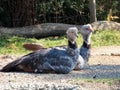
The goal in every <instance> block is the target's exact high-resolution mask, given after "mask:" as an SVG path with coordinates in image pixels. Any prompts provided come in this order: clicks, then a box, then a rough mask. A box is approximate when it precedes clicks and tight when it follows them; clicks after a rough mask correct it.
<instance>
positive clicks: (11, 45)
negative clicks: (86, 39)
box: [0, 30, 120, 55]
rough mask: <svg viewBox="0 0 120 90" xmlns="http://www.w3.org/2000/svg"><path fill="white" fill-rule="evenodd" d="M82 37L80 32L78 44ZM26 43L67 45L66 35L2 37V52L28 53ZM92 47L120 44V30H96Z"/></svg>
mask: <svg viewBox="0 0 120 90" xmlns="http://www.w3.org/2000/svg"><path fill="white" fill-rule="evenodd" d="M82 41H83V40H82V37H81V34H79V37H78V39H77V43H78V46H79V47H80V46H81V45H82ZM24 43H37V44H39V43H40V44H43V45H44V46H45V47H53V46H60V45H67V39H66V36H61V37H48V38H43V39H39V40H38V39H35V38H23V37H17V36H13V37H9V36H4V37H0V54H23V55H24V54H26V53H29V52H30V51H28V50H25V49H24V48H23V46H22V45H23V44H24ZM91 44H92V47H100V46H120V35H119V31H109V30H104V31H96V32H94V33H93V36H92V40H91Z"/></svg>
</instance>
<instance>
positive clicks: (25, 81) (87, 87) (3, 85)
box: [0, 46, 120, 90]
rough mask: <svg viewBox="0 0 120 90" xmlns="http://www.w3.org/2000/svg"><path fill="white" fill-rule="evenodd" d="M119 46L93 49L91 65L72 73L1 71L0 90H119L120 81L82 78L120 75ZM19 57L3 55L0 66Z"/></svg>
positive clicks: (114, 77)
mask: <svg viewBox="0 0 120 90" xmlns="http://www.w3.org/2000/svg"><path fill="white" fill-rule="evenodd" d="M119 53H120V47H119V46H117V47H113V46H111V47H100V48H93V49H92V54H91V57H90V60H89V65H88V66H87V67H85V69H83V70H79V71H72V72H70V73H69V74H52V73H49V74H35V73H20V72H10V73H4V72H0V90H120V81H119V82H117V83H114V84H112V85H111V84H108V83H105V82H99V83H97V82H95V81H93V82H87V83H86V82H84V81H82V80H81V79H84V78H85V79H86V78H88V79H90V78H93V79H95V80H97V79H101V78H102V79H104V78H105V79H111V78H112V79H118V78H120V61H119V60H120V54H119ZM18 57H20V56H16V55H0V69H1V68H2V67H3V66H5V65H6V64H7V63H9V62H11V61H13V60H15V59H16V58H18Z"/></svg>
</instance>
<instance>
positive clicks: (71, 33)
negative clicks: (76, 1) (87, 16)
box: [66, 27, 78, 44]
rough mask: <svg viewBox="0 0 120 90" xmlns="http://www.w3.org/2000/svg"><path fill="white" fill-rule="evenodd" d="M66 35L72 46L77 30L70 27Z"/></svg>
mask: <svg viewBox="0 0 120 90" xmlns="http://www.w3.org/2000/svg"><path fill="white" fill-rule="evenodd" d="M66 33H67V38H68V40H69V41H70V42H71V43H73V44H74V43H75V41H76V38H77V36H78V29H77V28H76V27H70V28H68V30H67V32H66Z"/></svg>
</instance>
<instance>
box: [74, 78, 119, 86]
mask: <svg viewBox="0 0 120 90" xmlns="http://www.w3.org/2000/svg"><path fill="white" fill-rule="evenodd" d="M72 83H74V84H75V83H77V84H78V83H103V84H105V83H106V84H108V85H114V84H116V83H117V84H120V79H113V78H110V79H107V78H102V79H93V78H86V79H85V78H76V79H73V80H72Z"/></svg>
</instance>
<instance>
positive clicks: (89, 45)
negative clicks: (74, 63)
mask: <svg viewBox="0 0 120 90" xmlns="http://www.w3.org/2000/svg"><path fill="white" fill-rule="evenodd" d="M82 46H83V47H85V48H88V49H90V48H91V44H88V43H86V42H85V41H84V42H83V45H82Z"/></svg>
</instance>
